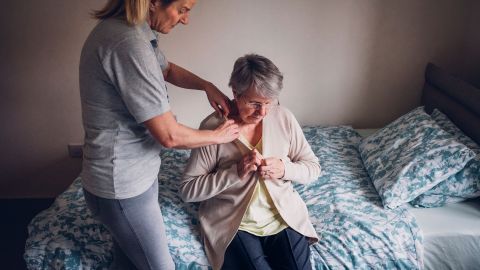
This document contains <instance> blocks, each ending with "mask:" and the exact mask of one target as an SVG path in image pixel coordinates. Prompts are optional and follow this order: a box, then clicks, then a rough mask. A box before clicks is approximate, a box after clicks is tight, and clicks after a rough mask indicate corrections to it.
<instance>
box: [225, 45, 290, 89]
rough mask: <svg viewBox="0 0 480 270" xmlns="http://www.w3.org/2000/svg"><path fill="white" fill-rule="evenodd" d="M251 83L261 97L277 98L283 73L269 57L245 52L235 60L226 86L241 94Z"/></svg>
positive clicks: (281, 85) (281, 84)
mask: <svg viewBox="0 0 480 270" xmlns="http://www.w3.org/2000/svg"><path fill="white" fill-rule="evenodd" d="M252 85H253V86H254V89H255V91H256V93H257V94H259V95H261V96H262V97H266V98H278V96H279V95H280V91H281V90H282V87H283V75H282V73H281V72H280V70H278V68H277V66H275V65H274V64H273V62H272V61H270V59H268V58H266V57H264V56H261V55H258V54H247V55H244V56H242V57H240V58H238V59H237V61H235V64H234V65H233V71H232V75H231V76H230V82H229V83H228V86H230V87H232V89H233V91H235V92H236V93H237V95H239V96H241V95H243V94H244V93H245V92H246V91H247V90H248V88H250V86H252Z"/></svg>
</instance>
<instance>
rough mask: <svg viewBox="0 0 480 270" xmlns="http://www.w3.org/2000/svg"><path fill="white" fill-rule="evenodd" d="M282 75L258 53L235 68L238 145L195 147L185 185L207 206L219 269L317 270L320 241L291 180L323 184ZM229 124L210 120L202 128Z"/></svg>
mask: <svg viewBox="0 0 480 270" xmlns="http://www.w3.org/2000/svg"><path fill="white" fill-rule="evenodd" d="M282 79H283V76H282V74H281V73H280V71H279V70H278V68H277V67H276V66H275V65H274V64H273V63H272V62H271V61H270V60H269V59H267V58H265V57H262V56H259V55H255V54H251V55H246V56H244V57H241V58H239V59H238V60H237V61H236V62H235V65H234V68H233V72H232V75H231V78H230V83H229V85H230V86H231V87H232V90H233V95H234V97H235V100H234V105H235V107H236V109H237V113H232V114H231V115H230V117H231V118H233V119H234V120H235V122H236V123H238V125H239V126H240V137H239V139H238V140H236V141H235V142H232V143H226V144H218V145H209V146H205V147H201V148H198V149H194V150H193V151H192V154H191V156H190V159H189V161H188V165H187V167H186V169H185V174H184V177H183V179H182V183H181V185H180V192H181V196H182V199H183V200H185V201H187V202H201V204H200V209H199V220H200V225H201V233H202V238H203V242H204V245H205V251H206V254H207V256H208V259H209V261H210V263H211V264H212V266H213V269H220V268H222V269H262V270H263V269H310V267H311V266H310V261H309V242H310V243H311V242H315V241H317V235H316V233H315V230H314V228H313V226H312V224H311V222H310V220H309V216H308V211H307V207H306V205H305V203H304V202H303V200H302V199H301V198H300V196H299V194H298V193H297V192H296V191H295V189H294V188H293V186H292V182H297V183H301V184H306V183H309V182H310V181H312V180H315V179H317V178H318V176H319V174H320V165H319V163H318V159H317V157H316V156H315V155H314V153H313V152H312V150H311V148H310V146H309V144H308V142H307V141H306V139H305V136H304V135H303V132H302V130H301V128H300V126H299V124H298V122H297V121H296V119H295V117H294V116H293V114H292V113H291V112H290V111H288V110H287V109H285V108H283V107H281V106H279V105H278V96H279V94H280V90H281V89H282ZM222 122H223V119H222V118H220V117H218V116H217V115H215V114H212V115H210V116H209V117H207V118H206V119H205V120H204V121H203V122H202V124H201V128H202V129H206V130H209V129H214V128H216V127H217V126H219V125H221V123H222Z"/></svg>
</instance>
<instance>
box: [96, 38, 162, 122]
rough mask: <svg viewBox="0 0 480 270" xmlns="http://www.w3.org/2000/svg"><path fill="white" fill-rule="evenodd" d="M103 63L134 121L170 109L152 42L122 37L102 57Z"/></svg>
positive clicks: (151, 116)
mask: <svg viewBox="0 0 480 270" xmlns="http://www.w3.org/2000/svg"><path fill="white" fill-rule="evenodd" d="M158 51H159V50H158ZM160 54H161V55H163V54H162V53H161V52H160ZM163 59H164V61H166V59H165V57H164V56H163ZM166 63H167V65H168V62H166ZM103 66H104V69H105V71H106V73H107V75H108V77H109V78H110V80H111V82H112V83H113V84H114V87H115V89H116V90H117V91H118V93H119V95H120V96H121V98H122V100H123V102H124V103H125V105H126V107H127V109H128V111H129V112H130V113H131V114H132V115H133V117H134V118H135V120H136V121H137V123H142V122H145V121H146V120H149V119H151V118H153V117H155V116H157V115H161V114H163V113H165V112H167V111H169V110H170V104H169V102H168V95H167V87H166V85H165V80H164V78H163V74H162V69H161V65H160V60H159V58H158V54H157V53H156V52H155V51H154V49H153V47H152V45H151V44H149V43H147V42H145V41H143V40H139V39H135V38H129V39H126V40H123V41H122V42H120V43H119V44H118V45H117V46H115V47H114V48H113V49H112V51H111V53H110V54H108V55H107V56H106V57H105V58H104V60H103Z"/></svg>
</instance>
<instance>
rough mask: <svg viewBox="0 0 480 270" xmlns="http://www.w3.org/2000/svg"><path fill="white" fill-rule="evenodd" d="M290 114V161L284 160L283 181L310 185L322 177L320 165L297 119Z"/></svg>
mask: <svg viewBox="0 0 480 270" xmlns="http://www.w3.org/2000/svg"><path fill="white" fill-rule="evenodd" d="M289 114H290V115H289V116H290V129H291V143H290V150H289V154H288V157H289V160H282V162H283V164H284V166H285V173H284V175H283V177H282V178H281V179H282V180H291V181H295V182H298V183H301V184H308V183H310V182H312V181H315V180H316V179H317V178H318V177H319V176H320V172H321V167H320V163H319V162H318V158H317V156H315V154H314V153H313V151H312V148H311V147H310V144H309V143H308V141H307V139H306V138H305V135H304V134H303V131H302V128H301V127H300V124H299V123H298V122H297V119H295V116H293V114H292V113H291V112H289Z"/></svg>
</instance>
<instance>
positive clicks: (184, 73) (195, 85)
mask: <svg viewBox="0 0 480 270" xmlns="http://www.w3.org/2000/svg"><path fill="white" fill-rule="evenodd" d="M163 76H164V78H165V81H167V82H169V83H171V84H173V85H176V86H178V87H182V88H188V89H196V90H204V91H205V93H206V94H207V97H208V101H209V102H210V105H211V106H212V107H213V108H214V109H215V111H217V112H218V113H219V114H223V115H225V116H227V115H228V114H229V113H230V107H229V104H230V99H229V98H228V97H227V96H226V95H225V94H223V93H222V92H221V91H220V90H219V89H218V88H217V87H216V86H215V85H214V84H212V83H211V82H208V81H206V80H204V79H202V78H200V77H198V76H197V75H195V74H193V73H192V72H190V71H188V70H186V69H184V68H182V67H180V66H177V65H175V64H174V63H172V62H169V63H168V68H167V69H166V70H164V71H163Z"/></svg>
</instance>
